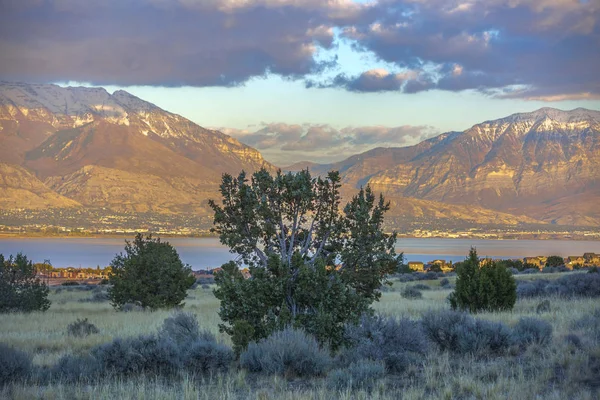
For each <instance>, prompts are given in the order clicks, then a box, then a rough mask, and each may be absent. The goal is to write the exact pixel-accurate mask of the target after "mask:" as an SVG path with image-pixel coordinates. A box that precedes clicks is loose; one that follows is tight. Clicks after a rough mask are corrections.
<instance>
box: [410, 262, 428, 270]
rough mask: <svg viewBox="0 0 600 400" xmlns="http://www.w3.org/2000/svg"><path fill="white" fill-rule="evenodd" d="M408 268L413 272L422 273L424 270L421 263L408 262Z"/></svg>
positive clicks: (423, 265)
mask: <svg viewBox="0 0 600 400" xmlns="http://www.w3.org/2000/svg"><path fill="white" fill-rule="evenodd" d="M408 268H410V269H411V270H413V271H419V272H422V271H424V270H425V264H423V263H422V262H421V261H409V262H408Z"/></svg>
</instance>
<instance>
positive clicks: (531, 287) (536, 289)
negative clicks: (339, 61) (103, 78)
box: [517, 273, 600, 297]
mask: <svg viewBox="0 0 600 400" xmlns="http://www.w3.org/2000/svg"><path fill="white" fill-rule="evenodd" d="M517 294H518V295H519V297H536V296H550V295H556V296H562V297H600V275H596V274H594V275H587V274H581V273H576V274H569V275H566V276H561V277H560V278H558V279H556V280H554V281H547V280H544V279H539V280H535V281H531V282H519V285H518V287H517Z"/></svg>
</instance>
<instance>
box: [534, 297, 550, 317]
mask: <svg viewBox="0 0 600 400" xmlns="http://www.w3.org/2000/svg"><path fill="white" fill-rule="evenodd" d="M535 312H536V313H538V314H542V313H545V312H550V300H544V301H542V302H540V303H538V305H537V307H536V308H535Z"/></svg>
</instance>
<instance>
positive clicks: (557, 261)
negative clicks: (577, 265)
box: [546, 256, 565, 267]
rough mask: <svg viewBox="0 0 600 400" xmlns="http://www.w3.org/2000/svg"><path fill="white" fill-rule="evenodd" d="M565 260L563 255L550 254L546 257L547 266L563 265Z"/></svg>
mask: <svg viewBox="0 0 600 400" xmlns="http://www.w3.org/2000/svg"><path fill="white" fill-rule="evenodd" d="M563 265H565V260H564V259H563V258H562V257H561V256H550V257H548V258H547V259H546V267H561V266H563Z"/></svg>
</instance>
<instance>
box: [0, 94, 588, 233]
mask: <svg viewBox="0 0 600 400" xmlns="http://www.w3.org/2000/svg"><path fill="white" fill-rule="evenodd" d="M599 132H600V112H598V111H593V110H586V109H582V108H578V109H575V110H571V111H561V110H557V109H553V108H549V107H546V108H542V109H539V110H536V111H534V112H530V113H516V114H512V115H510V116H508V117H504V118H500V119H496V120H490V121H484V122H482V123H480V124H475V125H473V126H472V127H470V128H469V129H467V130H465V131H462V132H454V131H452V132H446V133H442V134H440V135H438V136H435V137H433V138H430V139H427V140H424V141H422V142H420V143H418V144H416V145H413V146H408V147H391V148H375V149H372V150H369V151H367V152H364V153H361V154H356V155H353V156H351V157H349V158H347V159H346V160H342V161H340V162H336V163H332V164H314V163H309V162H303V163H298V164H296V165H293V166H290V167H288V168H295V169H298V168H302V169H304V168H309V170H311V171H312V172H313V173H314V174H316V175H318V174H323V173H325V172H327V171H329V170H331V169H335V170H339V171H340V173H341V175H342V183H343V185H344V186H343V197H344V198H347V197H349V196H351V195H352V193H355V191H356V189H357V188H359V187H361V186H364V185H367V184H369V185H371V186H372V187H373V188H374V189H375V190H376V191H379V192H382V193H384V194H385V195H386V197H387V198H388V199H391V202H392V209H391V210H390V213H389V214H390V216H392V217H394V216H411V215H413V216H417V217H424V218H425V217H426V218H429V219H432V218H433V219H436V218H440V219H460V220H464V221H470V222H472V223H477V221H485V223H492V222H493V221H498V222H499V223H505V224H520V223H528V224H529V223H532V224H537V223H557V224H566V223H568V224H570V225H576V224H582V225H588V226H589V225H600V211H595V209H594V207H593V204H594V201H595V200H596V199H598V196H599V195H600V189H598V188H599V187H600V134H599ZM0 163H4V164H3V165H4V167H3V168H1V169H0V182H5V184H4V186H2V185H0V190H4V191H3V192H1V193H3V196H4V197H5V198H4V199H3V200H4V202H0V208H6V207H9V206H11V207H13V206H14V205H15V204H18V203H19V201H21V202H23V199H24V198H27V196H28V195H27V193H29V196H30V197H31V199H37V200H36V201H34V202H33V203H35V204H36V207H37V206H38V205H40V204H43V206H44V207H54V206H55V207H66V206H68V207H91V208H106V209H109V210H115V211H119V212H157V213H162V214H169V213H199V214H201V215H208V214H210V209H209V207H208V206H207V199H208V198H218V185H219V182H220V178H221V175H222V173H230V174H234V175H237V174H238V173H239V172H240V171H241V170H245V171H246V172H249V173H251V172H253V171H255V170H257V169H259V168H262V167H265V168H267V169H269V170H270V171H273V172H274V171H276V167H275V166H273V165H271V164H269V163H268V162H267V161H265V160H264V159H263V158H262V155H261V154H260V153H259V152H258V151H257V150H255V149H253V148H251V147H249V146H246V145H244V144H242V143H240V142H239V141H237V140H236V139H234V138H232V137H230V136H227V135H225V134H223V133H221V132H219V131H215V130H210V129H206V128H203V127H201V126H199V125H197V124H195V123H193V122H192V121H190V120H188V119H186V118H184V117H183V116H180V115H178V114H173V113H170V112H168V111H165V110H163V109H161V108H160V107H158V106H156V105H154V104H152V103H150V102H147V101H145V100H143V99H140V98H138V97H136V96H134V95H132V94H130V93H128V92H126V91H123V90H116V91H114V92H113V93H112V94H110V93H109V92H108V91H106V90H105V89H103V88H87V87H76V88H63V87H60V86H57V85H52V84H33V85H29V84H22V83H16V84H15V83H0ZM11 168H12V169H11ZM16 168H18V169H16ZM16 171H18V173H17V172H16ZM3 176H6V177H10V179H4V181H3V180H2V179H3ZM15 176H19V177H21V179H22V180H23V181H24V184H23V185H22V186H23V187H19V188H18V190H19V191H18V193H17V192H16V191H15V190H16V189H15V188H14V187H8V186H7V185H6V182H8V181H10V182H13V183H14V179H15V178H14V177H15ZM13 186H15V185H14V184H13ZM27 188H29V189H32V190H33V189H35V191H37V192H34V191H30V192H28V189H27ZM50 193H53V194H52V195H51V194H50ZM11 196H12V197H16V198H18V199H20V200H15V199H12V200H11V199H10V197H11ZM33 203H32V204H33ZM577 205H579V207H577ZM32 207H33V205H32Z"/></svg>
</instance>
